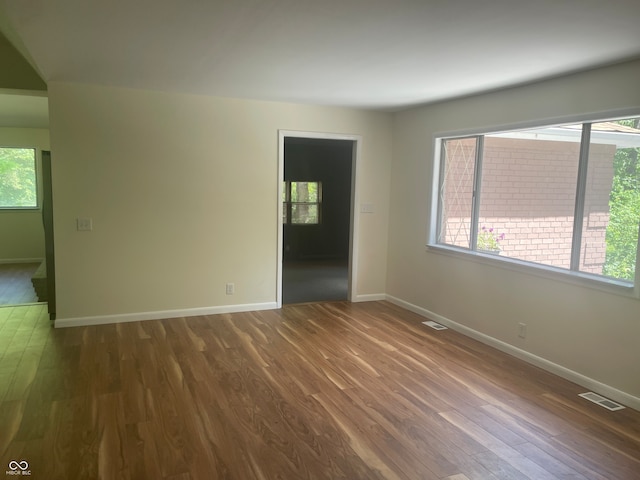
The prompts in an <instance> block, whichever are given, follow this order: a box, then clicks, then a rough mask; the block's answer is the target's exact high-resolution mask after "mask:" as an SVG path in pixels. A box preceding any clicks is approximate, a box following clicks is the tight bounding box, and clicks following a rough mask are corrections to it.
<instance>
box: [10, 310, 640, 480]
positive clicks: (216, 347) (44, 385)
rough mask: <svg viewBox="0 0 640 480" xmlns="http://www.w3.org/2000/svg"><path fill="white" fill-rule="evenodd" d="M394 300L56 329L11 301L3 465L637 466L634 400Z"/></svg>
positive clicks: (447, 475) (620, 477)
mask: <svg viewBox="0 0 640 480" xmlns="http://www.w3.org/2000/svg"><path fill="white" fill-rule="evenodd" d="M423 320H424V319H423V318H422V317H420V316H418V315H416V314H414V313H411V312H408V311H406V310H403V309H401V308H399V307H397V306H395V305H391V304H389V303H386V302H369V303H359V304H351V303H347V302H335V303H325V304H308V305H291V306H287V307H285V308H283V309H280V310H271V311H264V312H248V313H238V314H222V315H203V316H198V317H189V318H175V319H164V320H158V321H147V322H131V323H123V324H118V325H97V326H88V327H78V328H68V329H58V330H56V329H52V328H51V327H50V324H49V321H48V317H47V313H46V306H43V305H35V306H28V307H19V308H18V307H5V308H4V309H2V308H0V462H4V463H5V464H6V465H8V463H9V462H10V461H12V460H26V461H28V462H29V464H30V466H31V467H32V478H47V479H65V480H73V479H94V478H100V479H111V478H114V479H115V478H118V479H138V478H149V479H158V480H167V479H189V480H199V479H207V480H208V479H210V478H216V479H231V480H245V479H246V480H251V479H276V478H281V479H293V478H295V479H348V480H356V479H367V480H368V479H403V480H404V479H420V480H423V479H433V480H505V479H525V480H526V479H534V480H546V479H573V480H585V479H588V480H638V479H639V478H640V475H639V474H638V472H640V412H637V411H634V410H631V409H625V410H621V411H618V412H609V411H606V410H604V409H601V408H599V407H597V406H595V405H593V404H591V403H590V402H586V401H585V400H584V399H582V398H580V397H578V396H577V394H578V393H579V392H580V391H581V389H580V387H578V386H576V385H575V384H572V383H570V382H567V381H565V380H563V379H561V378H559V377H556V376H554V375H551V374H549V373H547V372H544V371H542V370H540V369H538V368H536V367H533V366H531V365H527V364H526V363H524V362H522V361H520V360H518V359H515V358H513V357H510V356H508V355H506V354H504V353H502V352H499V351H497V350H494V349H492V348H490V347H487V346H485V345H482V344H480V343H478V342H476V341H474V340H473V339H470V338H468V337H465V336H463V335H461V334H459V333H457V332H455V331H453V330H445V331H434V330H432V329H429V328H428V327H425V326H424V325H422V323H421V322H422V321H423Z"/></svg>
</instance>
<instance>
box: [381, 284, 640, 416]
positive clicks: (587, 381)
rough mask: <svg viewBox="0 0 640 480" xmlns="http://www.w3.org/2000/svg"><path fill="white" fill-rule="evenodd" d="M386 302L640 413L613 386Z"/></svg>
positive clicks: (638, 403) (638, 402)
mask: <svg viewBox="0 0 640 480" xmlns="http://www.w3.org/2000/svg"><path fill="white" fill-rule="evenodd" d="M386 299H387V300H388V301H389V302H391V303H393V304H395V305H398V306H399V307H402V308H405V309H407V310H409V311H411V312H414V313H417V314H418V315H420V316H423V317H425V318H428V319H430V320H434V321H436V322H438V323H441V324H442V325H445V326H447V327H449V328H451V329H452V330H456V331H457V332H460V333H462V334H464V335H466V336H468V337H471V338H473V339H475V340H478V341H479V342H482V343H484V344H486V345H489V346H491V347H494V348H496V349H498V350H500V351H502V352H505V353H508V354H509V355H513V356H514V357H516V358H519V359H520V360H524V361H525V362H527V363H530V364H532V365H535V366H536V367H540V368H542V369H543V370H546V371H548V372H550V373H553V374H555V375H558V376H559V377H562V378H564V379H566V380H569V381H571V382H574V383H577V384H578V385H581V386H583V387H585V388H586V389H588V390H590V391H593V392H596V393H599V394H600V395H603V396H605V397H607V398H610V399H611V400H615V401H616V402H619V403H622V404H623V405H626V406H628V407H631V408H633V409H635V410H640V398H638V397H635V396H633V395H630V394H628V393H626V392H623V391H621V390H618V389H617V388H614V387H611V386H610V385H606V384H604V383H602V382H599V381H597V380H594V379H593V378H589V377H587V376H585V375H582V374H581V373H578V372H575V371H573V370H570V369H568V368H566V367H563V366H562V365H558V364H557V363H553V362H551V361H549V360H547V359H545V358H542V357H538V356H537V355H534V354H532V353H529V352H527V351H525V350H522V349H520V348H518V347H514V346H513V345H510V344H508V343H506V342H503V341H502V340H498V339H496V338H493V337H490V336H489V335H485V334H484V333H481V332H478V331H476V330H473V329H471V328H469V327H466V326H464V325H461V324H459V323H457V322H454V321H453V320H449V319H448V318H446V317H443V316H442V315H438V314H437V313H434V312H431V311H429V310H427V309H426V308H422V307H419V306H417V305H413V304H412V303H409V302H406V301H404V300H402V299H400V298H397V297H394V296H391V295H387V296H386Z"/></svg>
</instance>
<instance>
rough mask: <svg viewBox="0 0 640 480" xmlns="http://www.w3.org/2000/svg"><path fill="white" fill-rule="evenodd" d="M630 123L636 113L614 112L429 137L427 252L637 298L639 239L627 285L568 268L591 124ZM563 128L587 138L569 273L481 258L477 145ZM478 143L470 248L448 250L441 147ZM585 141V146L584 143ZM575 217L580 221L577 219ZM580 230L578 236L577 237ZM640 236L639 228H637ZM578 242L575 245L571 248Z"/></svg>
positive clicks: (580, 199)
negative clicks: (488, 138)
mask: <svg viewBox="0 0 640 480" xmlns="http://www.w3.org/2000/svg"><path fill="white" fill-rule="evenodd" d="M630 117H640V109H638V108H630V109H619V110H613V111H608V112H600V113H595V114H590V115H581V116H577V115H573V116H565V117H556V118H552V119H547V120H534V121H526V122H518V123H512V124H504V125H499V126H491V127H485V128H475V129H464V130H457V131H444V132H436V133H435V134H434V135H433V137H432V140H433V143H432V149H431V151H432V152H433V164H432V169H431V173H432V178H431V195H430V206H429V219H428V223H427V242H426V247H427V250H428V251H432V252H434V253H438V254H443V255H447V256H452V257H456V258H463V259H466V260H471V261H474V262H477V263H481V264H486V265H492V266H494V267H496V266H497V267H499V268H504V269H507V270H512V271H517V272H521V273H526V274H531V275H535V276H542V277H544V278H549V279H554V280H558V281H562V282H565V283H570V284H574V285H580V286H584V287H590V288H595V289H597V290H603V291H606V292H609V293H614V294H619V295H623V296H627V297H634V298H636V299H638V298H640V235H639V236H638V244H637V245H636V269H635V276H634V279H633V281H632V282H629V281H624V280H619V279H615V278H611V277H606V276H604V275H599V274H594V273H587V272H582V271H579V270H574V269H573V267H574V266H575V265H577V262H578V259H579V256H580V248H578V249H576V248H575V245H578V246H579V245H580V240H581V236H582V221H583V215H582V213H583V211H582V208H583V207H584V200H585V186H586V176H587V175H586V174H587V167H588V150H589V139H590V129H591V124H592V123H598V122H606V121H614V120H619V119H625V118H630ZM568 124H582V125H587V129H586V130H588V131H587V132H585V128H583V131H582V136H581V139H580V156H579V164H578V178H577V182H576V183H577V184H576V199H575V211H574V225H573V232H572V235H573V237H572V255H571V268H570V269H565V268H560V267H555V266H551V265H545V264H541V263H535V262H532V261H527V260H521V259H517V258H512V257H505V256H496V255H492V254H490V253H484V252H481V251H478V250H477V249H476V241H477V229H478V219H479V217H478V211H479V205H480V184H481V182H482V161H481V157H482V142H483V140H484V136H485V135H491V134H500V133H508V132H516V131H520V130H527V129H536V128H545V127H554V126H562V125H568ZM474 137H476V138H479V139H480V140H478V145H477V149H478V152H477V155H476V158H475V164H474V179H473V189H474V190H473V194H472V197H473V198H472V217H471V222H470V223H471V227H470V228H471V229H472V230H473V231H472V232H471V233H470V235H471V236H470V248H468V249H467V248H464V247H459V246H455V245H449V244H445V243H440V240H439V237H440V234H441V225H442V215H443V212H442V208H443V205H442V202H441V201H440V193H441V188H442V181H443V171H444V166H445V155H444V148H443V143H444V141H445V140H451V139H462V138H474ZM585 140H586V143H585ZM578 213H580V215H578ZM578 227H579V231H577V229H578ZM639 230H640V226H639ZM576 242H577V243H576Z"/></svg>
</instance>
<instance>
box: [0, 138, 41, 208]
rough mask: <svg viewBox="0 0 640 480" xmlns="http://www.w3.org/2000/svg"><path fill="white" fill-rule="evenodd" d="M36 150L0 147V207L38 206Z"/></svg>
mask: <svg viewBox="0 0 640 480" xmlns="http://www.w3.org/2000/svg"><path fill="white" fill-rule="evenodd" d="M37 185H38V184H37V180H36V151H35V149H34V148H13V147H0V209H21V208H37V207H38V187H37Z"/></svg>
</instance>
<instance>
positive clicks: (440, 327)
mask: <svg viewBox="0 0 640 480" xmlns="http://www.w3.org/2000/svg"><path fill="white" fill-rule="evenodd" d="M422 323H423V324H425V325H426V326H427V327H431V328H433V329H434V330H446V329H447V327H445V326H444V325H440V324H439V323H436V322H433V321H431V320H428V321H426V322H422Z"/></svg>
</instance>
